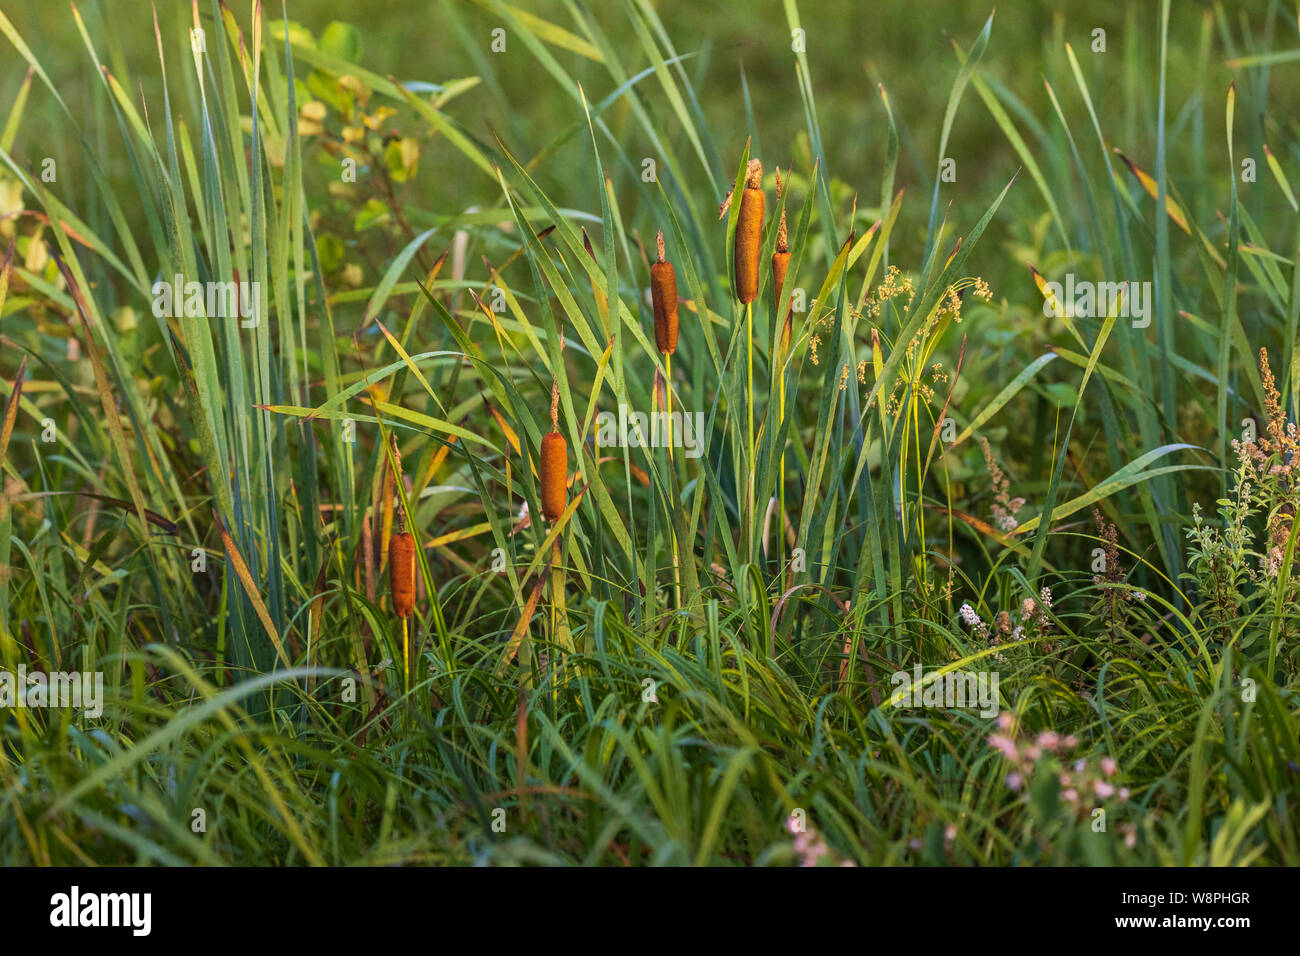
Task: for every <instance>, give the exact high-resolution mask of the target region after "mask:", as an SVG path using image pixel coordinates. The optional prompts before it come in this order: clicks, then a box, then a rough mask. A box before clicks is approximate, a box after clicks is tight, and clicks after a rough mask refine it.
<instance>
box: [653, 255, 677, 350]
mask: <svg viewBox="0 0 1300 956" xmlns="http://www.w3.org/2000/svg"><path fill="white" fill-rule="evenodd" d="M655 241H656V244H657V245H658V248H659V261H657V262H656V263H654V265H652V266H651V267H650V303H651V305H653V307H654V314H655V345H656V346H658V348H659V351H660V352H662V353H663V354H664V355H672V354H673V353H674V352H676V351H677V274H676V273H675V272H673V264H672V263H671V262H668V261H667V260H666V259H665V258H664V231H663V230H662V229H660V230H659V235H658V237H657V238H656V240H655Z"/></svg>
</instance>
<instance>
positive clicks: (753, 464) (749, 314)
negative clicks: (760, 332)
mask: <svg viewBox="0 0 1300 956" xmlns="http://www.w3.org/2000/svg"><path fill="white" fill-rule="evenodd" d="M745 337H746V340H747V344H748V351H749V408H748V411H749V423H748V424H749V518H750V535H751V539H752V537H753V535H754V534H755V529H754V527H753V525H754V519H755V513H754V472H756V471H757V470H758V449H757V448H756V447H755V445H754V418H755V416H756V411H755V408H754V303H753V302H749V303H747V304H746V305H745ZM753 544H754V542H753V540H751V541H750V549H751V551H752V550H753Z"/></svg>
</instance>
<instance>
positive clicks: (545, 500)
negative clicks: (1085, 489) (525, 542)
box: [542, 431, 569, 521]
mask: <svg viewBox="0 0 1300 956" xmlns="http://www.w3.org/2000/svg"><path fill="white" fill-rule="evenodd" d="M568 480H569V447H568V445H566V444H565V441H564V436H563V435H561V434H560V433H559V432H558V431H551V432H547V433H546V434H545V435H543V436H542V517H543V518H545V519H546V520H547V521H555V520H556V519H557V518H559V517H560V515H562V514H564V506H565V505H566V504H568V489H567V488H566V487H565V486H566V485H567V484H568Z"/></svg>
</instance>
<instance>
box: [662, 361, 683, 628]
mask: <svg viewBox="0 0 1300 956" xmlns="http://www.w3.org/2000/svg"><path fill="white" fill-rule="evenodd" d="M664 411H665V412H667V418H668V463H669V467H668V489H669V493H670V494H673V491H672V486H673V485H672V481H673V469H672V461H673V357H672V354H671V353H665V354H664ZM674 511H675V508H673V507H670V509H669V517H670V519H671V517H672V515H673V513H674ZM668 535H669V538H670V540H671V541H672V546H673V594H674V595H675V596H676V598H677V607H678V608H680V607H681V606H682V581H681V571H680V569H679V567H678V563H679V558H678V555H677V524H676V522H674V521H672V520H670V521H669V522H668Z"/></svg>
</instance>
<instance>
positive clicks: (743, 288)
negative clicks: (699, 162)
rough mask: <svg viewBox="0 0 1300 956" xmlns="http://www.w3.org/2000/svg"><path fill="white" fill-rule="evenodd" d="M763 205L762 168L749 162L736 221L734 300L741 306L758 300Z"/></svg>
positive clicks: (751, 161) (754, 161)
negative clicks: (759, 249)
mask: <svg viewBox="0 0 1300 956" xmlns="http://www.w3.org/2000/svg"><path fill="white" fill-rule="evenodd" d="M764 202H765V199H764V197H763V164H762V163H761V162H759V161H758V160H757V159H751V160H750V161H749V169H748V170H747V171H746V173H745V191H744V192H743V193H741V196H740V216H739V218H738V220H737V221H736V245H735V252H736V296H737V297H738V298H739V299H740V302H741V304H742V305H749V303H751V302H753V301H754V300H755V299H756V298H758V248H759V245H760V244H761V243H762V234H763V205H764Z"/></svg>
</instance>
